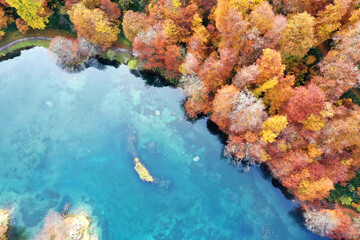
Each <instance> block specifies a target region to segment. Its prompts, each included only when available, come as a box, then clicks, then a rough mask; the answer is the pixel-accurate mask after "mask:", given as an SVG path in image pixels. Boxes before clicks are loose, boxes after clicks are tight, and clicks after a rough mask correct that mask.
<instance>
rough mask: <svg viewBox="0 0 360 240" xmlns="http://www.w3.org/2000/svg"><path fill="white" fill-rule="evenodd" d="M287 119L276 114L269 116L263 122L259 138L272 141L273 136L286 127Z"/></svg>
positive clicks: (273, 139)
mask: <svg viewBox="0 0 360 240" xmlns="http://www.w3.org/2000/svg"><path fill="white" fill-rule="evenodd" d="M287 125H288V121H287V118H286V116H281V115H276V116H272V117H269V118H268V119H267V120H266V121H265V122H264V123H263V127H264V128H263V130H262V131H261V134H260V135H261V139H262V140H263V141H264V142H269V143H272V142H274V141H275V138H276V137H277V136H279V134H280V132H281V131H282V130H283V129H284V128H286V126H287Z"/></svg>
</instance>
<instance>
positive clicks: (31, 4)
mask: <svg viewBox="0 0 360 240" xmlns="http://www.w3.org/2000/svg"><path fill="white" fill-rule="evenodd" d="M6 2H7V3H8V4H9V5H10V6H11V7H13V8H16V11H17V14H19V16H20V17H21V18H22V19H23V20H24V21H25V22H26V24H27V25H29V26H30V27H32V28H34V29H44V28H45V27H46V23H48V22H49V17H50V15H51V14H50V12H48V11H47V10H46V9H45V8H44V6H43V2H42V1H38V0H6Z"/></svg>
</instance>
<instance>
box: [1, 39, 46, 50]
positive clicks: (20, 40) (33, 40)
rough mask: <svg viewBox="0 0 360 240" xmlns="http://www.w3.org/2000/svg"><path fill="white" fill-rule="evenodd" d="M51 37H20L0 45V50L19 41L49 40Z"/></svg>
mask: <svg viewBox="0 0 360 240" xmlns="http://www.w3.org/2000/svg"><path fill="white" fill-rule="evenodd" d="M52 39H53V38H51V37H26V38H21V39H17V40H15V41H13V42H10V43H7V44H5V45H4V46H1V47H0V52H2V51H5V50H7V49H9V48H11V47H12V46H14V45H16V44H18V43H21V42H26V41H37V40H45V41H51V40H52Z"/></svg>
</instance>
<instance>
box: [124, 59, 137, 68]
mask: <svg viewBox="0 0 360 240" xmlns="http://www.w3.org/2000/svg"><path fill="white" fill-rule="evenodd" d="M127 65H128V67H129V68H130V69H131V70H134V69H137V67H138V61H137V60H136V59H131V60H130V61H129V62H128V64H127Z"/></svg>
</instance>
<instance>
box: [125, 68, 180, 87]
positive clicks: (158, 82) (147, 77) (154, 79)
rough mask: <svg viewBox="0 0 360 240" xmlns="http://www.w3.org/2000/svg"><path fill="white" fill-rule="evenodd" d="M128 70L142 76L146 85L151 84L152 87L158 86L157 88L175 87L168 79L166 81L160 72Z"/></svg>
mask: <svg viewBox="0 0 360 240" xmlns="http://www.w3.org/2000/svg"><path fill="white" fill-rule="evenodd" d="M130 72H131V74H133V75H134V76H136V77H140V78H142V79H143V80H144V81H145V84H146V86H152V87H158V88H161V87H175V86H174V85H172V84H171V83H170V82H169V81H167V80H166V79H165V78H164V77H162V76H161V75H160V74H158V73H155V72H153V71H148V70H142V71H138V70H130Z"/></svg>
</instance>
